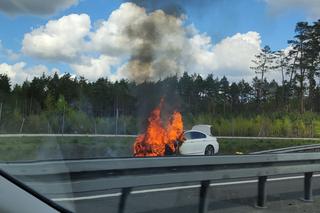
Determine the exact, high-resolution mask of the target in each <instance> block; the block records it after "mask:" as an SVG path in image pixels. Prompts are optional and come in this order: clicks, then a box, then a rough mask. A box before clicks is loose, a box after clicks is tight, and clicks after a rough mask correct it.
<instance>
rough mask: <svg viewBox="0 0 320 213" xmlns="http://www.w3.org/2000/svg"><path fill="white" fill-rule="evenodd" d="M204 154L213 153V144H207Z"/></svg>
mask: <svg viewBox="0 0 320 213" xmlns="http://www.w3.org/2000/svg"><path fill="white" fill-rule="evenodd" d="M204 155H207V156H212V155H214V148H213V146H211V145H209V146H207V147H206V149H205V151H204Z"/></svg>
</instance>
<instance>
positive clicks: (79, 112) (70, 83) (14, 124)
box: [0, 20, 320, 137]
mask: <svg viewBox="0 0 320 213" xmlns="http://www.w3.org/2000/svg"><path fill="white" fill-rule="evenodd" d="M288 44H289V47H288V48H287V49H285V50H272V49H271V48H270V47H269V46H265V47H264V48H263V49H262V50H261V52H260V53H259V54H257V55H256V56H255V57H254V58H253V59H252V61H253V64H254V66H252V67H251V69H252V72H255V74H256V76H255V77H254V78H253V79H252V81H245V80H241V81H239V82H230V81H229V80H228V79H227V78H226V77H222V78H218V77H216V76H214V74H209V75H208V76H201V75H199V74H188V73H184V74H183V75H182V76H179V77H178V76H171V77H167V78H165V79H162V80H159V81H157V82H144V83H141V84H136V83H135V82H131V81H128V80H120V81H115V82H112V81H110V80H109V79H108V78H100V79H98V80H96V81H94V82H91V81H88V80H86V79H85V78H84V77H74V76H72V75H70V74H68V73H66V74H64V75H61V76H59V75H58V74H57V73H55V74H53V75H51V76H50V75H45V74H43V75H42V76H40V77H34V78H33V79H32V80H29V81H28V80H26V81H24V82H23V83H22V84H20V85H12V83H11V81H10V79H9V77H8V76H6V75H4V74H1V75H0V133H90V134H95V133H96V134H104V133H112V134H113V133H117V134H136V133H137V132H139V131H141V130H142V129H143V127H144V126H145V120H146V118H147V115H148V113H149V112H150V110H151V109H152V108H153V107H154V106H156V105H157V104H158V103H159V100H160V99H161V97H164V98H165V101H166V103H167V105H168V106H169V107H168V109H166V110H167V111H168V110H169V111H170V110H173V109H176V110H179V111H181V112H182V114H183V118H184V122H185V125H186V128H190V127H191V126H192V125H193V124H196V123H207V124H212V125H213V127H214V131H215V134H218V135H239V136H290V137H295V136H301V137H314V136H317V135H318V134H320V114H319V113H320V85H319V76H320V20H319V21H317V22H314V23H308V22H299V23H297V25H296V29H295V36H294V38H292V39H291V40H289V41H288ZM0 72H1V70H0ZM268 72H275V73H276V72H278V73H279V74H280V76H281V79H277V81H276V80H268V79H266V74H267V73H268Z"/></svg>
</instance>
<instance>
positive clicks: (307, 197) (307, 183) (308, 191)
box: [302, 172, 313, 202]
mask: <svg viewBox="0 0 320 213" xmlns="http://www.w3.org/2000/svg"><path fill="white" fill-rule="evenodd" d="M312 175H313V172H306V173H304V198H303V199H302V200H303V201H306V202H312V201H313V196H312Z"/></svg>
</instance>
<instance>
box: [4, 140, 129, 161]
mask: <svg viewBox="0 0 320 213" xmlns="http://www.w3.org/2000/svg"><path fill="white" fill-rule="evenodd" d="M133 142H134V138H132V137H109V138H105V137H83V136H82V137H8V138H6V137H4V138H2V137H1V138H0V161H18V160H19V161H26V160H46V159H76V158H96V157H128V156H132V145H133Z"/></svg>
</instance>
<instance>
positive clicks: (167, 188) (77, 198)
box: [51, 174, 320, 202]
mask: <svg viewBox="0 0 320 213" xmlns="http://www.w3.org/2000/svg"><path fill="white" fill-rule="evenodd" d="M313 177H320V174H317V175H313ZM302 178H304V176H302V175H300V176H291V177H280V178H270V179H268V181H269V182H273V181H283V180H295V179H302ZM256 182H258V181H257V180H244V181H232V182H224V183H212V184H210V186H228V185H239V184H248V183H256ZM199 187H200V184H197V185H190V186H175V187H166V188H156V189H145V190H137V191H133V192H131V194H144V193H152V192H164V191H174V190H181V189H193V188H199ZM119 196H121V193H120V192H117V193H112V194H102V195H92V196H81V197H68V198H52V199H51V200H53V201H56V202H63V201H79V200H92V199H100V198H107V197H119Z"/></svg>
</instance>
